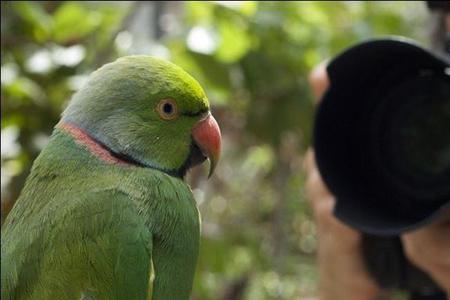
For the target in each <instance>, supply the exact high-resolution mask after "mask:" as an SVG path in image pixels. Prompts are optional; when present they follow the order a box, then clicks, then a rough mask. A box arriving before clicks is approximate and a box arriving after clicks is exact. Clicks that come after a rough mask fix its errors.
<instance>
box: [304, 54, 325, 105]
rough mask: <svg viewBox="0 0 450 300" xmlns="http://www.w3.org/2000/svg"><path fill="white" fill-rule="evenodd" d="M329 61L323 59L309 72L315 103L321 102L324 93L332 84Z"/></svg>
mask: <svg viewBox="0 0 450 300" xmlns="http://www.w3.org/2000/svg"><path fill="white" fill-rule="evenodd" d="M327 64H328V61H323V62H321V63H320V64H319V65H317V66H316V67H315V68H314V69H313V70H312V71H311V73H310V74H309V78H308V79H309V85H310V86H311V89H312V92H313V95H314V98H315V103H316V104H317V103H319V102H320V100H321V98H322V96H323V94H324V93H325V91H326V90H327V88H328V86H329V85H330V81H329V79H328V74H327Z"/></svg>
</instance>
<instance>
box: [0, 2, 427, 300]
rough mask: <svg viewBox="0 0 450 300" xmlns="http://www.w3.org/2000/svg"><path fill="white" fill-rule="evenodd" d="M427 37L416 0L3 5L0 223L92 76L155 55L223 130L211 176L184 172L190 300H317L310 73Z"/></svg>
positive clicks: (423, 13) (422, 6)
mask: <svg viewBox="0 0 450 300" xmlns="http://www.w3.org/2000/svg"><path fill="white" fill-rule="evenodd" d="M430 30H431V20H430V16H429V13H428V11H427V9H426V5H425V4H424V2H401V1H395V2H394V1H392V2H384V1H383V2H270V1H269V2H253V1H248V2H247V1H246V2H232V1H212V2H137V1H136V2H133V1H132V2H107V1H106V2H104V1H86V2H84V1H83V2H64V1H37V2H19V1H18V2H7V1H2V2H1V208H2V211H1V213H2V214H1V217H2V223H3V220H4V218H5V217H6V215H7V213H8V211H9V210H10V209H11V207H12V205H13V204H14V201H15V200H16V199H17V197H18V195H19V193H20V190H21V189H22V187H23V184H24V181H25V179H26V177H27V175H28V173H29V170H30V168H31V164H32V162H33V160H34V159H35V158H36V156H37V155H38V154H39V152H40V150H41V149H42V148H43V147H44V146H45V145H46V143H47V141H48V140H49V136H50V134H51V132H52V128H53V126H54V125H55V124H56V123H57V122H58V120H59V116H60V113H61V111H62V110H63V109H64V107H65V106H66V105H67V103H68V101H69V100H70V97H71V95H72V94H73V93H74V92H76V91H77V90H78V89H79V88H80V87H81V86H82V85H83V83H84V82H85V81H86V79H87V77H88V75H89V74H90V73H91V72H92V71H93V70H95V69H97V68H98V67H100V66H101V65H103V64H104V63H107V62H110V61H113V60H115V59H116V58H117V57H120V56H124V55H130V54H148V55H155V56H159V57H163V58H166V59H169V60H171V61H172V62H174V63H176V64H178V65H180V66H181V67H183V68H184V69H186V71H188V72H189V73H191V74H192V75H193V76H194V77H195V78H196V79H197V80H198V81H199V82H200V83H201V85H202V86H203V87H204V89H205V90H206V93H207V95H208V96H209V99H210V102H211V104H212V111H213V114H214V115H215V117H216V119H217V120H218V122H219V124H220V126H221V129H222V134H223V156H222V159H221V162H220V163H219V166H218V169H217V172H216V174H215V175H214V176H213V177H212V179H211V180H209V181H206V171H205V170H204V169H202V167H199V168H197V169H194V170H192V171H191V173H190V174H189V175H188V181H189V182H190V184H191V186H192V189H193V191H194V194H195V197H196V200H197V202H198V205H199V208H200V211H201V214H202V218H203V223H202V241H201V252H200V259H199V265H198V271H197V274H196V279H195V286H194V290H193V299H199V300H200V299H202V300H203V299H205V300H206V299H224V300H225V299H306V300H307V299H309V300H312V299H316V295H317V279H318V278H317V277H318V276H317V271H316V267H315V251H316V237H315V225H314V222H313V220H312V217H311V209H310V208H309V206H308V203H307V202H306V200H305V197H304V192H303V181H304V175H303V173H302V160H303V155H304V153H305V150H306V149H307V147H308V146H309V144H310V142H311V140H310V139H311V128H312V123H313V117H314V106H313V99H312V95H311V92H310V90H309V88H308V82H307V76H308V72H309V71H310V70H311V69H312V68H313V66H314V65H316V64H317V63H319V62H321V61H323V60H324V59H327V58H330V57H332V56H334V55H336V54H338V53H339V52H340V51H342V50H343V49H345V48H346V47H348V46H350V45H352V44H354V43H356V42H359V41H363V40H366V39H369V38H373V37H381V36H386V35H403V36H407V37H410V38H413V39H416V40H418V41H419V42H420V43H422V44H423V45H425V46H428V45H429V40H428V36H429V31H430ZM203 167H205V166H203ZM399 297H401V296H399Z"/></svg>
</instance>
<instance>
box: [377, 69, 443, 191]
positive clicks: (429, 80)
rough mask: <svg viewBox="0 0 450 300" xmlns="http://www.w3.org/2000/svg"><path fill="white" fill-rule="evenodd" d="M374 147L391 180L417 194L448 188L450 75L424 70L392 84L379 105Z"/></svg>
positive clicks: (385, 172)
mask: <svg viewBox="0 0 450 300" xmlns="http://www.w3.org/2000/svg"><path fill="white" fill-rule="evenodd" d="M376 114H377V115H378V116H379V117H378V118H376V120H378V121H377V123H378V124H377V125H376V126H375V128H376V131H377V132H376V141H378V142H379V143H378V146H377V147H375V149H377V151H378V153H377V156H378V159H379V160H381V161H380V162H381V164H380V165H382V166H383V167H382V168H383V173H384V176H385V177H386V179H387V181H389V182H391V183H392V184H393V185H395V188H396V189H399V190H401V191H402V192H406V193H407V194H408V195H410V196H412V197H414V198H427V199H429V198H432V199H435V198H436V197H439V196H440V195H445V194H447V195H448V193H449V189H450V78H449V76H447V75H445V74H442V75H439V76H438V75H436V74H423V75H420V76H417V77H414V78H410V79H407V80H405V81H404V82H402V83H401V84H399V85H396V86H394V87H393V88H392V89H391V90H390V91H389V92H388V93H387V95H386V97H385V99H383V101H381V105H380V107H379V108H377V113H376Z"/></svg>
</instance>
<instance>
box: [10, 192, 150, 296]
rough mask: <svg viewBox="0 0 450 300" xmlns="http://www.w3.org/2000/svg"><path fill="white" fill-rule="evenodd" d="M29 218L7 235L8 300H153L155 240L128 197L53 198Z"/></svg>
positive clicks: (109, 194)
mask: <svg viewBox="0 0 450 300" xmlns="http://www.w3.org/2000/svg"><path fill="white" fill-rule="evenodd" d="M24 200H25V199H24ZM13 213H14V212H13ZM49 214H51V216H52V217H51V218H48V217H46V216H48V215H49ZM28 220H29V222H27V223H26V224H25V223H18V224H17V225H16V224H14V222H15V216H14V215H12V216H10V218H8V221H9V223H10V224H5V225H8V226H5V227H6V230H5V232H2V262H3V263H2V299H37V300H39V299H83V298H84V299H149V295H151V291H152V280H153V277H154V274H152V272H153V266H152V265H153V264H152V259H151V257H152V235H151V233H150V232H149V230H148V229H147V227H146V226H145V225H144V222H143V220H142V217H140V216H139V215H138V211H137V209H136V207H135V206H134V204H133V202H132V201H130V196H129V195H126V194H124V193H123V192H121V191H118V190H115V189H110V190H103V191H97V192H94V193H90V194H89V195H78V197H77V199H54V200H53V201H49V203H47V205H46V206H45V207H44V208H43V209H41V210H40V211H39V212H38V213H37V214H35V215H33V216H32V217H31V218H29V219H28ZM7 231H10V232H7ZM13 231H15V232H13ZM111 287H112V288H111Z"/></svg>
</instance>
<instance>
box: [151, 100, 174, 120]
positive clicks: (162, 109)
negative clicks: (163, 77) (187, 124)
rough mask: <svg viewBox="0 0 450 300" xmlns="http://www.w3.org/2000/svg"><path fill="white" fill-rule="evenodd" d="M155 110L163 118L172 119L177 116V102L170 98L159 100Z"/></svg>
mask: <svg viewBox="0 0 450 300" xmlns="http://www.w3.org/2000/svg"><path fill="white" fill-rule="evenodd" d="M156 111H157V112H158V114H159V116H160V117H161V119H163V120H173V119H175V118H177V117H178V107H177V103H176V102H175V100H172V99H163V100H161V101H159V103H158V106H157V107H156Z"/></svg>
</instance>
